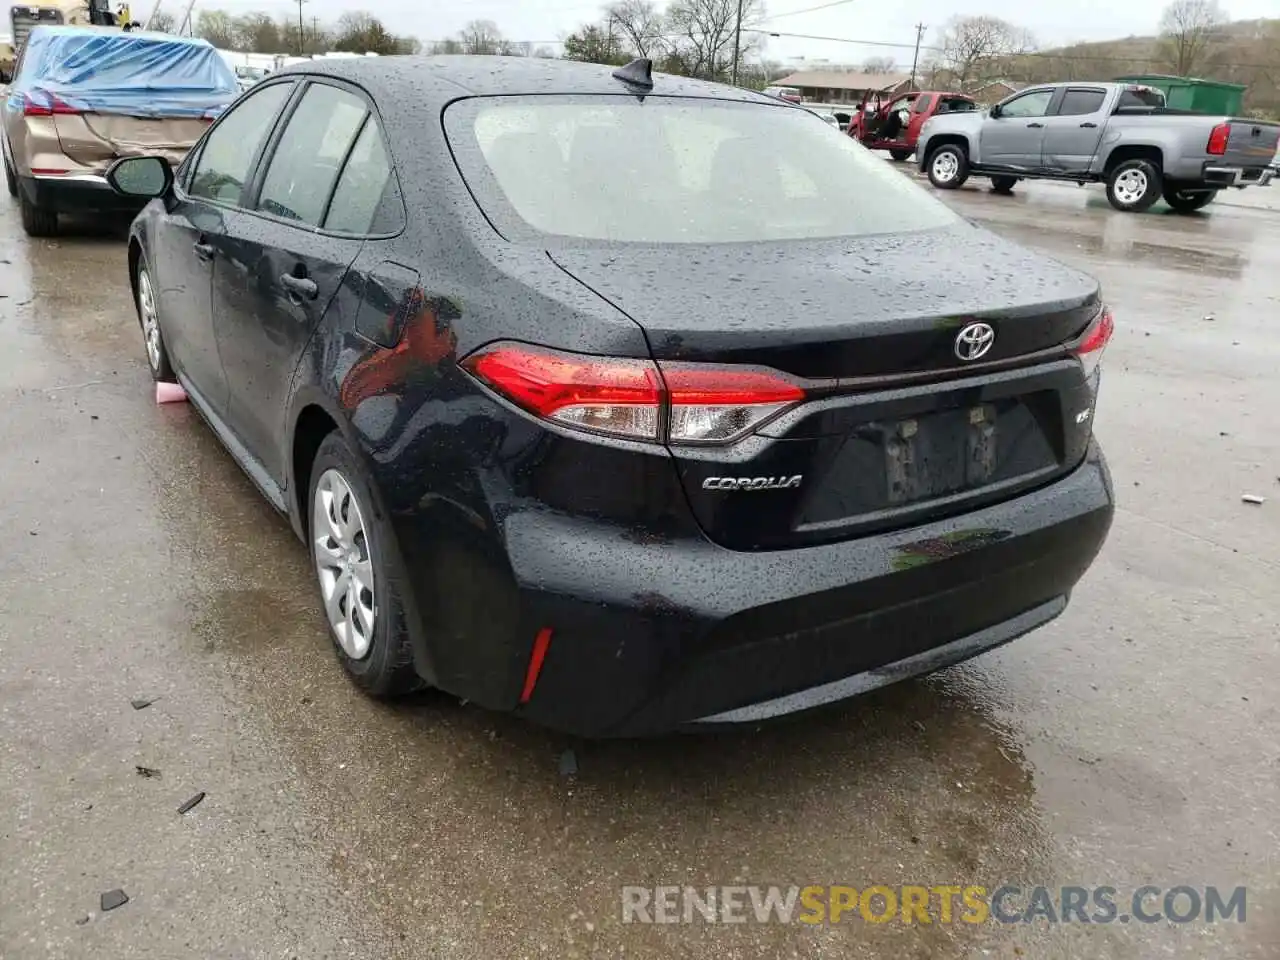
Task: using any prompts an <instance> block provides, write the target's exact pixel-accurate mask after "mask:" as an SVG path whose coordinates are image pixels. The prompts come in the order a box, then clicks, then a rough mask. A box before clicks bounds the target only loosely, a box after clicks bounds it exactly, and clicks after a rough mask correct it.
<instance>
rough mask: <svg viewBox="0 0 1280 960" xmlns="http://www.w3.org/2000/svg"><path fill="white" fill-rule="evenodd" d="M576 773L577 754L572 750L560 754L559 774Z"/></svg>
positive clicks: (566, 775)
mask: <svg viewBox="0 0 1280 960" xmlns="http://www.w3.org/2000/svg"><path fill="white" fill-rule="evenodd" d="M577 775H578V755H577V754H576V753H574V752H573V751H572V750H566V751H565V752H564V753H562V754H560V776H562V777H576V776H577Z"/></svg>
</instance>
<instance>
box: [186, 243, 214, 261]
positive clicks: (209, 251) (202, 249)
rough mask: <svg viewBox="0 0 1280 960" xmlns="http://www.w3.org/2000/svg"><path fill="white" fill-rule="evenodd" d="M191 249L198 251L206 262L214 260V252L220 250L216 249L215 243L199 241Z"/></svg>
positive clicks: (199, 255)
mask: <svg viewBox="0 0 1280 960" xmlns="http://www.w3.org/2000/svg"><path fill="white" fill-rule="evenodd" d="M191 249H192V250H194V251H195V252H196V256H197V257H199V258H200V259H201V260H204V261H206V262H208V261H209V260H212V259H213V257H214V254H215V253H217V252H218V251H217V250H215V249H214V247H213V245H212V244H209V243H197V244H195V245H194V246H193V247H192V248H191Z"/></svg>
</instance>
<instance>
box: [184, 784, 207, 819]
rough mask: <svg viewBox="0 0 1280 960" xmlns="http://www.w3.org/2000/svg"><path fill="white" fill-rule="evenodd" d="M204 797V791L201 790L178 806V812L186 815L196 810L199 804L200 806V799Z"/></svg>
mask: <svg viewBox="0 0 1280 960" xmlns="http://www.w3.org/2000/svg"><path fill="white" fill-rule="evenodd" d="M203 799H204V791H203V790H201V791H200V792H199V793H197V794H196V795H195V796H194V797H192V798H191V799H190V800H188V801H187V802H186V803H184V804H183V805H182V806H180V807H179V808H178V812H179V813H181V814H183V815H184V816H185V815H186V814H188V813H190V812H191V811H192V810H194V809H195V808H196V807H197V806H199V804H200V801H201V800H203Z"/></svg>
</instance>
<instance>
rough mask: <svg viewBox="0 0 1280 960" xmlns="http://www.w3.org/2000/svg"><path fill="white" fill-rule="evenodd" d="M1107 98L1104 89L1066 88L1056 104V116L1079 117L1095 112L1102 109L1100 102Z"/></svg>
mask: <svg viewBox="0 0 1280 960" xmlns="http://www.w3.org/2000/svg"><path fill="white" fill-rule="evenodd" d="M1106 99H1107V92H1106V91H1105V90H1093V89H1088V90H1085V89H1079V90H1077V89H1075V88H1074V87H1073V88H1071V89H1068V90H1067V92H1066V93H1065V94H1063V96H1062V102H1061V103H1060V104H1058V116H1060V117H1081V116H1084V115H1085V114H1088V113H1097V112H1098V111H1099V110H1101V109H1102V102H1103V101H1104V100H1106Z"/></svg>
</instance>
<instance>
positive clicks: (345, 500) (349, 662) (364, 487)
mask: <svg viewBox="0 0 1280 960" xmlns="http://www.w3.org/2000/svg"><path fill="white" fill-rule="evenodd" d="M309 489H310V493H311V496H310V500H309V502H310V504H311V511H310V514H311V515H310V524H309V527H308V529H309V533H310V536H309V539H310V541H311V557H312V562H313V564H314V566H315V571H316V579H317V580H318V581H319V587H320V602H321V608H322V609H323V611H324V615H325V619H326V620H327V621H328V623H329V634H330V636H331V637H332V638H333V643H334V649H335V650H336V652H337V655H338V659H339V660H340V661H341V662H342V665H343V667H344V668H345V669H346V671H347V674H348V675H349V676H350V677H351V679H352V680H354V681H355V682H356V683H357V684H358V685H359V686H360V687H362V688H363V689H364V690H365V691H366V692H367V693H369V694H372V695H373V696H375V697H390V696H395V695H398V694H402V693H408V692H409V691H410V690H413V689H414V688H415V687H418V686H420V685H421V682H420V681H419V679H418V676H417V672H416V671H415V670H414V666H413V653H412V648H411V647H410V644H409V631H408V627H407V625H406V623H405V613H404V606H403V604H402V602H401V600H400V590H401V589H403V586H404V584H405V578H404V576H403V574H401V573H400V571H399V567H398V565H397V561H396V559H395V555H394V552H393V550H392V547H391V539H392V536H393V535H392V532H391V527H390V524H389V523H388V522H387V520H386V518H385V517H384V516H383V515H382V514H381V512H380V511H379V510H378V507H377V504H376V503H375V502H374V498H373V494H372V492H371V490H370V488H369V484H368V482H367V481H366V480H365V478H364V470H363V468H362V466H361V465H360V462H359V460H358V459H357V458H356V456H355V454H353V453H352V452H351V449H350V448H349V447H348V446H347V444H346V442H345V441H344V440H343V439H342V435H341V434H339V433H338V432H337V431H334V432H333V433H331V434H329V436H327V437H325V439H324V440H323V441H322V442H321V444H320V449H319V450H317V451H316V458H315V461H314V462H313V463H312V465H311V472H310V485H309Z"/></svg>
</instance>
